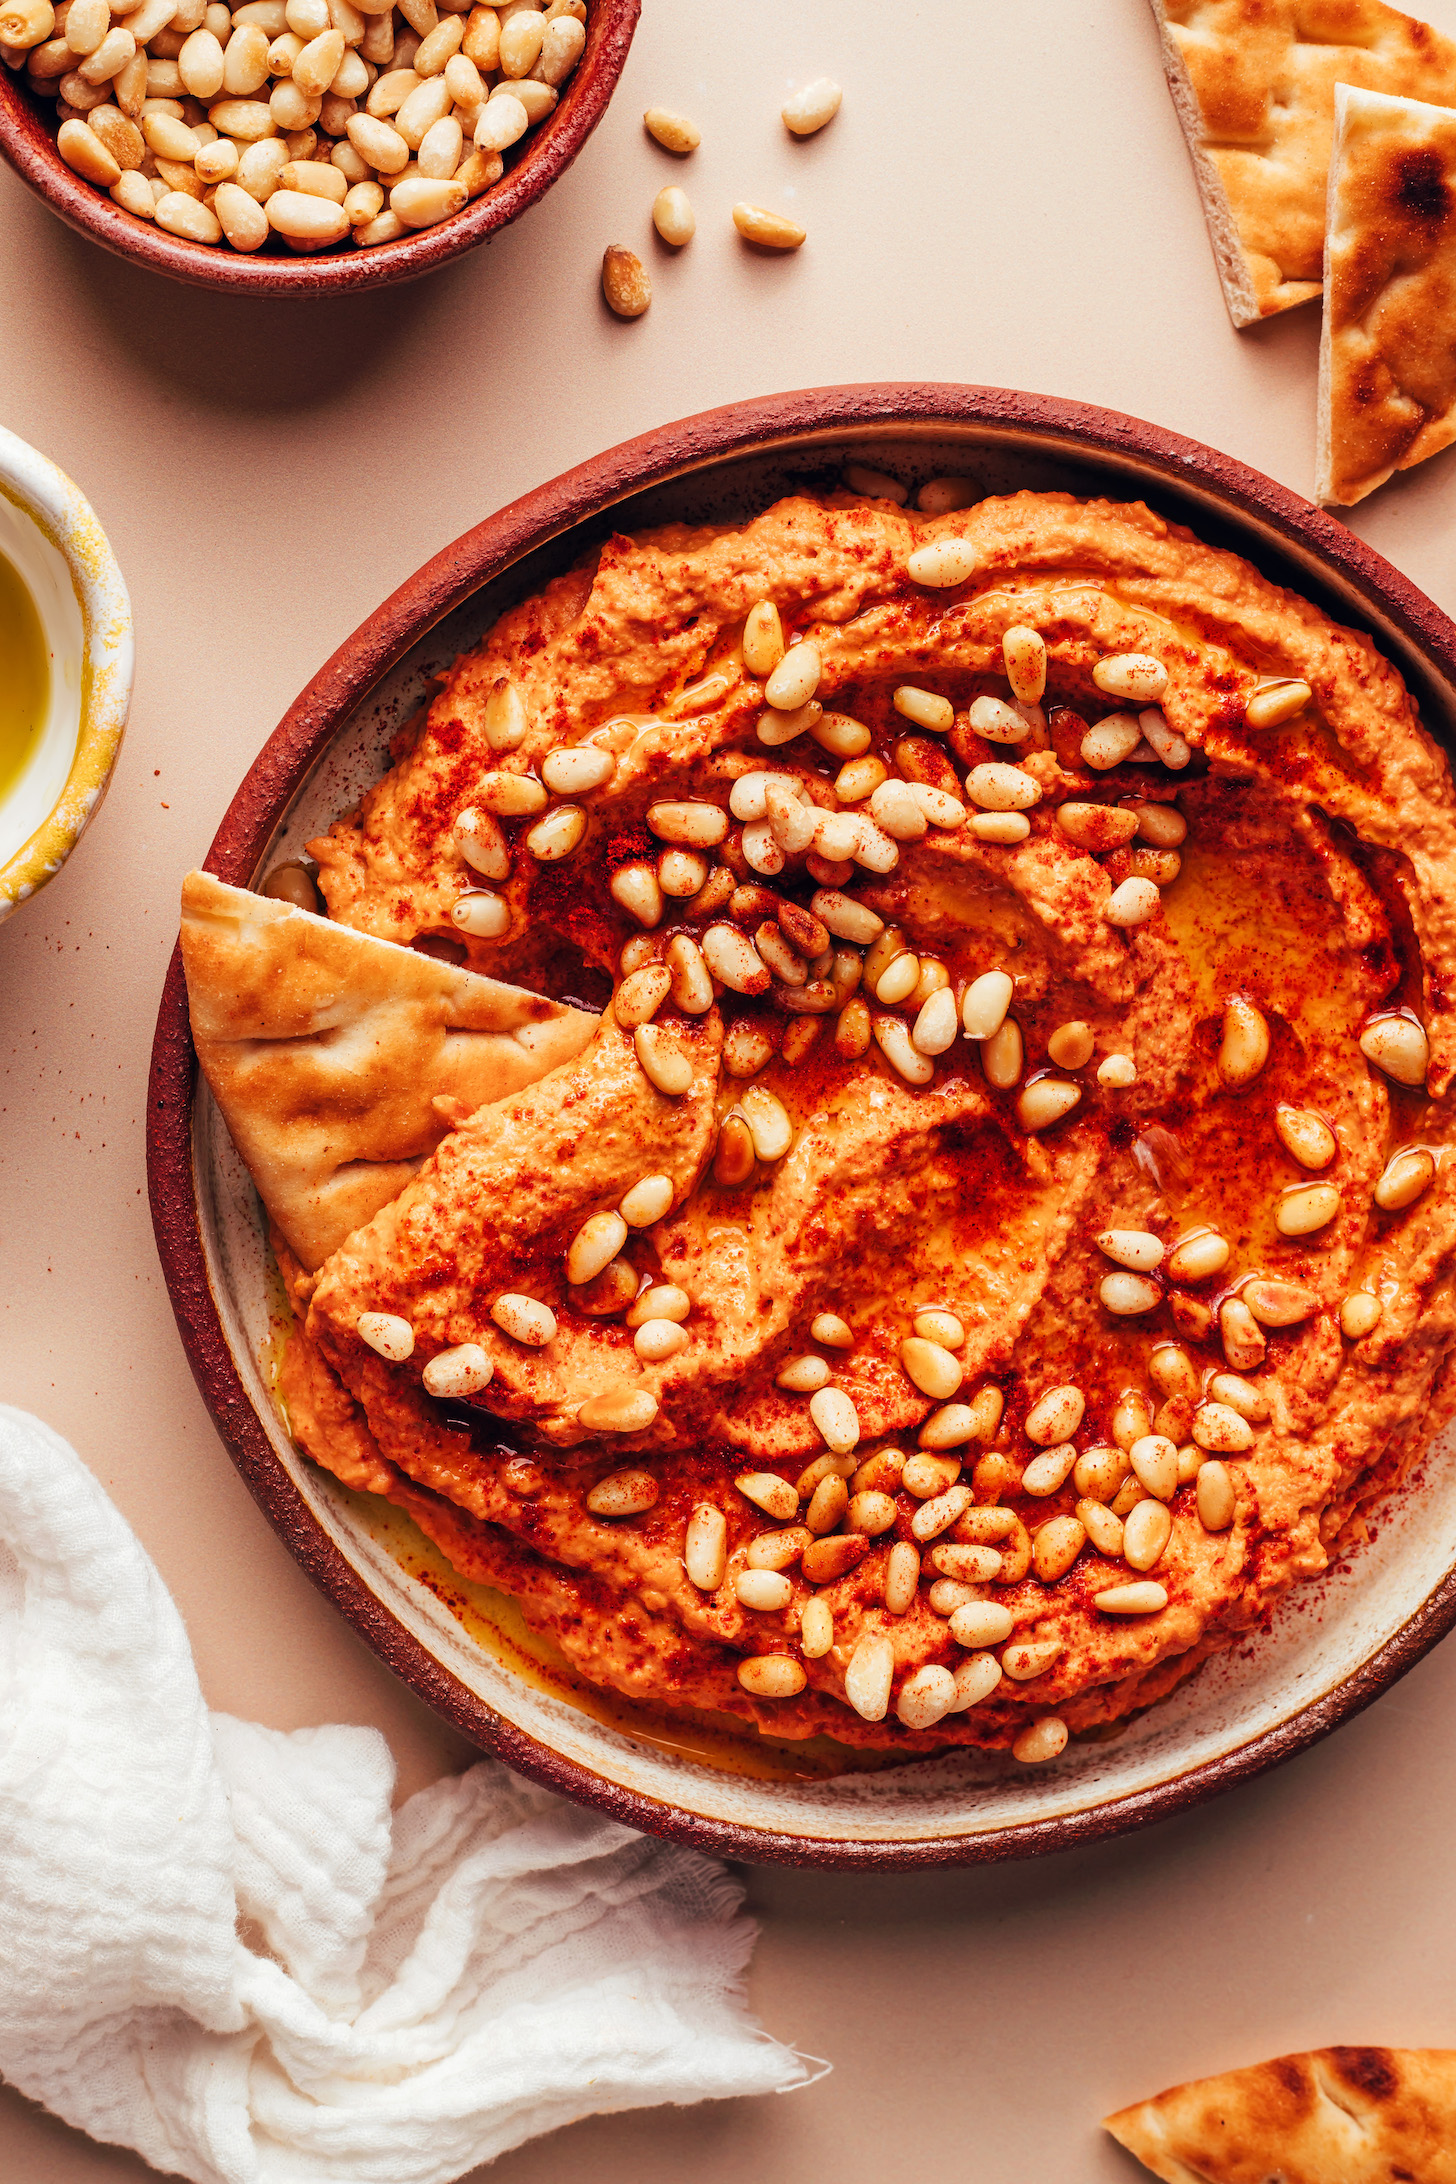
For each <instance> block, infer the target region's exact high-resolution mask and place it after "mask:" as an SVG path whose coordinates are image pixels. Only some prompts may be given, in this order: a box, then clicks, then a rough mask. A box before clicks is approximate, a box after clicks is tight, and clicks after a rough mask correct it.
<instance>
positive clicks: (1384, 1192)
mask: <svg viewBox="0 0 1456 2184" xmlns="http://www.w3.org/2000/svg"><path fill="white" fill-rule="evenodd" d="M1435 1176H1436V1163H1435V1160H1434V1159H1433V1158H1432V1156H1431V1154H1430V1153H1428V1152H1426V1151H1425V1150H1424V1148H1423V1147H1421V1146H1407V1148H1406V1149H1405V1151H1404V1152H1400V1153H1396V1154H1395V1156H1394V1157H1393V1159H1392V1160H1391V1161H1390V1162H1389V1164H1388V1165H1387V1167H1386V1170H1385V1173H1384V1174H1383V1175H1382V1176H1381V1178H1380V1180H1379V1182H1378V1183H1377V1184H1376V1186H1375V1190H1374V1194H1373V1195H1374V1198H1375V1203H1376V1205H1377V1206H1379V1208H1380V1210H1381V1212H1382V1213H1399V1212H1400V1211H1401V1210H1402V1209H1403V1208H1404V1207H1406V1206H1413V1205H1414V1204H1415V1202H1416V1200H1417V1199H1418V1198H1419V1197H1420V1195H1421V1193H1422V1191H1424V1190H1426V1189H1427V1188H1428V1187H1429V1186H1430V1184H1431V1183H1433V1182H1434V1181H1435Z"/></svg>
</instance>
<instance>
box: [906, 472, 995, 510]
mask: <svg viewBox="0 0 1456 2184" xmlns="http://www.w3.org/2000/svg"><path fill="white" fill-rule="evenodd" d="M980 497H981V489H980V487H979V486H978V485H977V484H976V482H975V480H974V479H973V478H927V479H926V481H925V483H924V485H922V486H921V488H920V491H919V492H918V493H917V494H916V496H915V505H916V507H917V508H918V509H919V510H920V513H921V514H922V515H923V516H949V515H953V514H954V513H955V511H956V510H957V509H958V508H973V507H974V506H975V504H976V502H977V501H978V500H979V499H980Z"/></svg>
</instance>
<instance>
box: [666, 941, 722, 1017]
mask: <svg viewBox="0 0 1456 2184" xmlns="http://www.w3.org/2000/svg"><path fill="white" fill-rule="evenodd" d="M667 968H668V975H669V978H670V979H671V983H672V998H673V1000H674V1001H675V1002H676V1003H677V1005H678V1007H679V1008H680V1009H681V1010H682V1011H683V1013H684V1014H685V1015H687V1016H702V1015H705V1014H706V1012H707V1011H708V1010H709V1009H710V1008H711V1007H712V1006H713V981H712V979H711V978H710V977H709V976H708V968H707V965H706V964H705V963H704V961H703V955H702V950H701V949H700V948H699V946H698V944H697V942H696V941H695V940H691V939H689V937H688V935H687V934H686V933H675V934H674V935H673V937H672V939H671V940H670V941H669V942H668V944H667Z"/></svg>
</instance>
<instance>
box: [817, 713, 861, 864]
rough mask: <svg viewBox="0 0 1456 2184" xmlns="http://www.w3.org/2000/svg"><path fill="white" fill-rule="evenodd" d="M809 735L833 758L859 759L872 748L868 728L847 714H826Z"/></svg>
mask: <svg viewBox="0 0 1456 2184" xmlns="http://www.w3.org/2000/svg"><path fill="white" fill-rule="evenodd" d="M809 733H810V735H811V736H812V737H813V738H814V741H815V742H816V743H817V744H818V745H819V747H820V749H821V750H824V751H828V752H829V754H830V756H831V757H832V758H859V757H861V756H862V755H863V753H864V752H866V751H867V750H868V749H869V747H870V741H871V737H870V732H869V730H868V728H866V727H865V726H864V725H863V723H862V722H860V721H857V720H851V719H850V718H849V716H848V714H846V713H825V714H824V715H823V716H822V718H821V719H819V720H817V721H814V722H811V724H810V727H809ZM827 884H829V883H827V882H826V885H827Z"/></svg>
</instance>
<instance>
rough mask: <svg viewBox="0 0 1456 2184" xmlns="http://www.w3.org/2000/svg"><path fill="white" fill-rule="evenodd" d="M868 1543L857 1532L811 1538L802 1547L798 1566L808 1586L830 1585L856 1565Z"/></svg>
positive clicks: (863, 1554)
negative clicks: (801, 1556) (811, 1539)
mask: <svg viewBox="0 0 1456 2184" xmlns="http://www.w3.org/2000/svg"><path fill="white" fill-rule="evenodd" d="M868 1546H869V1541H868V1540H867V1539H865V1538H864V1537H863V1536H862V1535H861V1534H859V1533H857V1532H836V1533H834V1534H833V1536H832V1537H831V1538H827V1539H816V1540H813V1541H812V1542H811V1543H810V1545H809V1546H807V1547H806V1548H805V1549H804V1553H803V1558H802V1561H801V1564H800V1567H801V1568H802V1570H803V1572H804V1575H805V1577H806V1578H807V1579H808V1580H809V1583H810V1584H811V1585H832V1584H834V1583H835V1581H836V1580H837V1579H838V1578H841V1577H846V1576H848V1574H849V1572H850V1571H851V1570H853V1569H857V1568H858V1566H859V1564H860V1563H861V1562H862V1561H863V1560H864V1556H865V1550H866V1548H867V1547H868Z"/></svg>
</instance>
